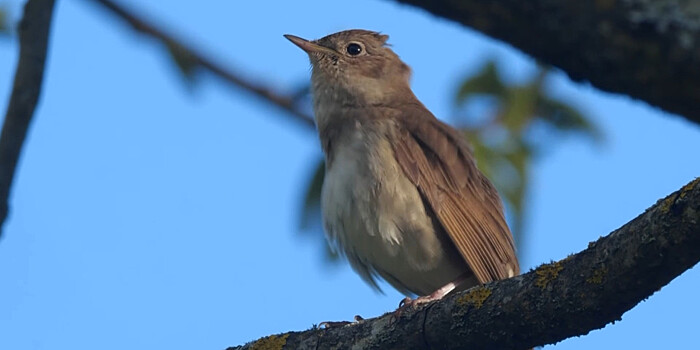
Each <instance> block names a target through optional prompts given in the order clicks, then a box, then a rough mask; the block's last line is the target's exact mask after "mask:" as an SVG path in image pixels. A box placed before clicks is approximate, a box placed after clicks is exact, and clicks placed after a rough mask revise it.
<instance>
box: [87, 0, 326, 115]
mask: <svg viewBox="0 0 700 350" xmlns="http://www.w3.org/2000/svg"><path fill="white" fill-rule="evenodd" d="M94 2H96V3H98V4H101V5H103V7H104V8H105V9H107V10H109V11H110V12H111V13H112V14H114V15H116V16H118V17H120V18H121V19H123V20H125V21H126V22H127V23H129V24H130V25H131V27H132V28H133V29H134V30H136V31H137V32H139V33H142V34H145V35H147V36H150V37H152V38H154V39H156V40H159V41H161V42H162V43H163V44H165V45H166V46H167V47H170V48H171V50H174V51H176V52H178V53H179V54H181V55H186V56H187V58H188V61H189V62H190V63H191V64H194V65H197V66H199V67H201V68H204V69H206V70H208V71H210V72H211V73H214V74H215V75H217V76H219V77H221V78H223V79H224V80H225V81H227V82H229V83H231V84H233V85H235V86H237V87H239V88H242V89H243V90H244V91H247V92H250V93H253V94H254V95H256V96H258V97H260V98H262V99H263V100H265V101H267V102H270V103H272V104H273V105H275V106H277V107H279V108H281V109H282V110H284V111H285V112H287V113H288V114H289V115H290V116H292V117H294V118H295V119H296V120H297V121H299V122H301V123H302V124H304V125H306V126H308V127H311V128H313V127H314V121H313V118H312V117H311V116H309V115H308V114H306V113H305V112H303V111H302V110H301V109H300V108H299V107H298V106H297V104H296V103H295V101H294V98H293V97H292V96H286V95H282V94H280V93H278V92H276V91H275V90H274V89H272V88H270V87H267V86H264V85H262V84H260V83H256V82H253V81H251V80H248V79H246V78H244V77H243V76H241V75H240V74H238V73H235V72H234V71H233V70H232V69H230V68H225V67H223V66H221V65H219V64H217V63H215V62H214V61H213V60H212V59H210V58H207V57H206V56H205V55H204V54H202V53H200V52H198V51H197V50H195V49H194V48H192V47H190V46H188V45H186V44H185V43H183V42H182V41H180V40H178V39H176V38H174V37H173V36H171V35H169V34H167V33H166V32H165V31H164V30H162V29H160V28H157V27H156V26H155V25H153V24H150V23H148V22H147V21H145V20H143V19H142V18H140V17H139V16H137V15H135V14H133V13H132V12H130V11H129V10H127V9H126V8H124V7H123V6H121V5H119V4H117V3H115V2H114V1H111V0H94Z"/></svg>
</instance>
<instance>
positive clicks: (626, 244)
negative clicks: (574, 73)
mask: <svg viewBox="0 0 700 350" xmlns="http://www.w3.org/2000/svg"><path fill="white" fill-rule="evenodd" d="M698 261H700V178H698V179H695V180H694V181H692V182H690V183H689V184H687V185H686V186H684V187H683V188H681V189H680V190H678V191H676V192H674V193H672V194H671V195H669V196H667V197H666V198H664V199H663V200H660V201H658V202H657V203H656V204H655V205H654V206H652V207H651V208H649V209H647V210H646V212H644V213H643V214H641V215H639V216H638V217H636V218H635V219H633V220H632V221H630V222H629V223H627V224H625V225H624V226H623V227H621V228H619V229H618V230H616V231H614V232H613V233H611V234H610V235H608V236H606V237H603V238H601V239H599V240H598V241H596V242H594V243H591V244H589V246H588V248H587V249H585V250H583V251H582V252H580V253H578V254H575V255H571V256H569V257H567V258H566V259H563V260H561V261H558V262H555V263H550V264H546V265H542V266H540V267H538V268H537V269H535V270H532V271H530V272H528V273H526V274H524V275H521V276H517V277H514V278H510V279H507V280H503V281H497V282H492V283H489V284H486V285H484V286H479V287H475V288H472V289H470V290H467V291H464V292H461V293H458V294H456V295H453V296H449V297H447V298H445V299H443V300H441V301H438V302H435V303H433V304H429V305H427V306H426V307H423V308H421V309H419V310H417V311H415V312H409V313H407V314H405V315H403V316H402V317H401V318H399V319H398V321H395V322H393V323H392V322H391V319H392V315H391V314H388V315H384V316H382V317H379V318H375V319H370V320H365V321H363V322H361V323H359V324H353V325H349V326H344V327H339V328H331V329H311V330H308V331H304V332H289V333H284V334H279V335H273V336H269V337H265V338H262V339H259V340H257V341H255V342H251V343H248V344H246V345H244V346H239V347H233V348H229V350H234V349H254V348H258V347H260V346H262V345H276V346H275V347H274V348H276V349H350V348H361V349H419V348H421V349H422V348H426V349H526V348H530V347H532V346H537V345H546V344H553V343H556V342H558V341H561V340H564V339H566V338H569V337H573V336H576V335H583V334H587V333H588V332H590V331H591V330H594V329H598V328H602V327H604V326H605V325H606V324H608V323H611V322H614V321H616V320H619V319H620V317H622V314H623V313H625V312H626V311H627V310H630V309H632V308H633V307H634V306H635V305H637V304H638V303H639V302H641V301H642V300H644V299H646V298H648V297H649V296H651V295H652V294H654V293H655V292H656V291H658V290H659V289H660V288H661V287H663V286H665V285H666V284H668V283H669V282H670V281H671V280H673V279H674V278H675V277H677V276H678V275H680V274H681V273H683V272H684V271H686V270H688V269H690V268H691V267H693V266H694V265H695V264H697V263H698ZM256 346H258V347H256Z"/></svg>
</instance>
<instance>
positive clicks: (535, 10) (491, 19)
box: [398, 0, 700, 124]
mask: <svg viewBox="0 0 700 350" xmlns="http://www.w3.org/2000/svg"><path fill="white" fill-rule="evenodd" d="M398 1H399V2H402V3H407V4H411V5H414V6H417V7H420V8H423V9H425V10H427V11H429V12H431V13H433V14H435V15H437V16H440V17H444V18H447V19H451V20H453V21H456V22H459V23H461V24H464V25H466V26H469V27H472V28H474V29H476V30H478V31H480V32H482V33H484V34H486V35H489V36H491V37H494V38H497V39H500V40H503V41H505V42H507V43H509V44H511V45H513V46H515V47H517V48H518V49H520V50H522V51H524V52H525V53H527V54H529V55H531V56H533V57H535V58H536V59H538V60H541V61H543V62H546V63H549V64H552V65H554V66H557V67H559V68H561V69H562V70H564V71H565V72H566V73H567V74H568V75H569V76H570V77H571V79H573V80H576V81H582V80H587V81H590V82H591V84H593V85H594V86H596V87H598V88H599V89H601V90H605V91H609V92H616V93H622V94H626V95H629V96H631V97H634V98H638V99H641V100H644V101H646V102H647V103H649V104H651V105H653V106H657V107H660V108H662V109H664V110H666V111H668V112H672V113H677V114H680V115H682V116H684V117H685V118H686V119H687V120H689V121H691V122H693V123H696V124H700V109H699V108H698V107H697V101H700V84H698V82H699V81H700V5H699V4H698V2H697V1H686V0H655V1H648V0H621V1H613V0H596V1H566V0H528V1H522V0H501V1H480V0H436V1H433V0H398Z"/></svg>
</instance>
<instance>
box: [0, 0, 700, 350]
mask: <svg viewBox="0 0 700 350" xmlns="http://www.w3.org/2000/svg"><path fill="white" fill-rule="evenodd" d="M123 3H125V4H128V5H131V7H132V8H134V9H135V10H138V11H139V12H140V13H147V14H152V15H154V18H156V22H157V23H159V24H163V25H165V26H167V27H168V28H170V29H171V32H174V33H176V34H177V35H178V36H180V37H182V38H184V39H186V41H188V42H189V43H191V44H193V45H195V46H196V47H198V48H201V49H202V50H203V51H205V52H207V53H208V54H210V55H211V56H212V57H215V58H216V59H217V60H218V61H219V62H222V63H224V64H226V65H229V66H231V67H234V68H237V69H239V70H240V72H241V73H243V74H246V75H248V76H250V77H256V78H259V79H262V80H263V81H265V82H267V83H269V84H272V85H273V86H276V87H277V88H279V89H280V90H283V91H291V90H292V89H294V88H295V87H296V86H299V85H300V84H301V83H303V82H305V81H306V80H307V79H308V74H309V69H308V68H309V63H308V60H307V58H306V57H305V55H304V54H303V53H302V52H301V51H299V49H298V48H296V47H294V46H293V45H291V44H290V43H289V42H288V41H286V40H285V39H284V38H283V37H282V34H285V33H292V34H296V35H299V36H302V37H308V38H317V37H321V36H324V35H326V34H328V33H331V32H335V31H339V30H343V29H350V28H365V29H372V30H378V31H382V32H384V33H387V34H389V35H390V36H391V38H390V42H391V43H392V45H393V48H394V50H395V51H396V52H397V53H398V54H399V55H400V56H401V57H402V59H403V60H404V61H405V62H407V63H408V64H409V65H411V66H412V67H413V72H414V74H413V79H412V83H413V87H414V91H415V92H416V94H417V96H418V97H419V98H420V99H421V100H422V101H423V102H424V103H425V104H426V106H428V108H430V109H431V110H432V111H433V112H434V113H435V114H436V115H437V116H439V117H441V118H445V119H448V118H449V116H450V115H451V114H452V112H453V105H452V100H453V94H454V91H455V87H456V86H457V84H458V82H459V81H460V80H461V79H462V78H463V77H464V76H465V75H466V74H468V73H470V72H474V71H475V70H476V69H478V68H479V66H480V63H481V62H482V61H483V60H484V59H486V58H489V57H495V58H497V60H498V62H499V64H500V66H501V68H503V70H504V71H505V72H507V74H508V79H509V80H511V81H514V82H517V81H523V80H526V79H527V78H528V77H529V76H530V74H532V72H533V67H534V66H533V61H532V60H531V59H530V58H528V57H527V56H525V55H523V54H520V53H519V52H517V51H516V50H514V49H512V48H510V47H509V46H507V45H504V44H500V43H497V42H495V41H493V40H491V39H489V38H487V37H485V36H483V35H481V34H478V33H475V32H473V31H471V30H468V29H465V28H463V27H461V26H459V25H456V24H453V23H451V22H447V21H444V20H441V19H438V18H435V17H433V16H431V15H429V14H427V13H424V12H422V11H419V10H416V9H413V8H410V7H406V6H401V5H397V4H395V3H393V2H389V1H378V0H374V1H368V0H362V1H353V2H344V3H339V2H323V1H298V2H294V3H293V4H292V3H291V2H270V1H262V0H261V1H253V2H242V3H240V4H234V2H224V1H200V2H196V3H195V2H191V1H182V0H178V1H169V2H167V6H163V4H164V2H158V1H154V0H149V1H145V0H142V1H135V0H131V1H128V2H126V1H125V2H123ZM7 4H8V5H10V8H11V9H14V10H15V14H16V15H18V11H20V9H21V4H20V3H19V2H17V1H9V2H7ZM272 9H274V11H273V10H272ZM52 30H53V31H52V36H51V44H50V53H49V59H48V66H47V71H46V76H45V81H44V90H43V95H42V98H41V102H40V105H39V107H38V109H37V111H36V114H35V119H34V122H33V125H32V127H31V130H30V134H29V137H28V140H27V144H26V146H25V149H24V153H23V155H22V159H21V163H20V166H19V170H18V174H17V179H16V182H15V186H14V188H13V193H12V198H11V213H10V217H9V220H8V221H7V223H6V224H5V227H4V232H3V233H4V237H3V239H2V240H0V286H2V287H1V288H0V329H2V336H0V349H15V350H22V349H49V348H50V349H92V348H96V347H99V348H102V349H154V348H169V349H191V348H199V349H223V348H225V347H226V346H231V345H238V344H242V343H244V342H246V341H249V340H253V339H255V338H257V337H260V336H263V335H268V334H271V333H279V332H284V331H289V330H303V329H307V328H309V327H310V326H311V325H312V324H315V323H318V322H321V321H325V320H342V319H351V318H352V316H353V315H355V314H360V315H363V316H365V317H372V316H376V315H379V314H382V313H384V312H387V311H390V310H393V309H394V308H395V307H396V306H397V304H398V302H399V300H400V299H401V296H400V295H399V294H398V293H396V292H395V291H393V290H391V288H390V287H386V288H384V289H385V290H386V291H387V293H386V295H379V294H376V293H375V292H373V291H372V290H371V289H370V288H369V287H368V286H367V285H365V284H364V283H363V282H362V281H361V280H360V279H359V277H357V276H356V275H355V274H354V273H353V272H352V271H351V270H350V268H349V267H348V266H347V265H346V264H340V265H337V266H330V267H329V266H326V265H327V264H326V263H325V262H324V260H323V257H322V255H321V252H320V250H319V249H318V244H317V243H316V242H315V241H312V240H309V239H304V238H300V236H299V234H298V231H297V225H298V220H297V219H298V212H299V208H298V207H299V204H300V202H301V199H302V197H303V193H304V189H305V185H306V180H307V179H308V178H309V176H310V173H311V171H312V166H313V164H314V162H315V161H316V160H317V159H318V157H319V156H320V149H319V145H318V140H317V137H316V134H315V133H314V132H311V131H310V130H307V129H304V128H303V127H301V126H299V125H297V124H295V123H294V122H292V121H290V119H288V118H287V117H286V116H285V115H283V114H282V113H281V112H280V111H278V110H277V109H275V108H274V107H271V106H269V105H267V104H266V103H264V102H261V101H259V100H257V99H255V98H253V97H251V96H249V95H247V94H244V93H240V92H239V91H237V90H232V89H231V88H229V87H228V86H227V85H226V84H224V83H222V82H220V81H219V80H218V79H217V78H213V77H209V76H205V77H204V79H201V80H200V82H199V84H198V85H197V88H196V89H194V91H189V90H188V89H187V88H186V87H185V85H184V84H183V83H182V81H181V79H180V77H179V76H178V75H177V73H176V71H175V69H174V68H173V65H172V64H171V62H170V61H169V59H168V58H167V56H166V55H165V54H164V51H163V50H162V48H161V47H159V46H158V45H154V43H153V42H151V41H150V40H147V39H144V38H143V37H140V36H137V35H135V34H134V33H133V32H131V31H130V30H128V28H127V27H126V26H125V25H124V24H123V23H122V22H120V21H118V20H116V19H114V18H113V17H112V16H110V15H108V14H106V13H105V12H104V11H102V10H101V9H100V8H99V7H98V6H95V5H93V4H91V3H90V2H88V1H58V4H57V9H56V13H55V19H54V23H53V28H52ZM16 60H17V42H16V41H14V40H2V41H0V96H1V97H2V99H0V101H1V102H0V107H1V110H2V111H4V110H5V108H6V104H7V96H9V92H10V88H11V78H12V76H13V74H14V73H13V72H14V68H15V65H16ZM548 87H549V92H550V93H551V95H553V96H557V97H560V98H564V99H567V100H569V101H571V103H573V104H575V105H577V106H578V107H580V108H581V109H583V110H585V111H586V112H587V113H588V114H589V115H591V116H592V118H593V119H594V120H595V121H596V122H597V123H598V124H599V125H600V126H601V127H602V128H603V130H604V131H605V133H606V136H607V142H606V143H605V145H604V146H603V147H592V146H591V145H590V144H589V143H586V142H583V141H582V140H580V139H577V138H575V137H572V138H566V139H563V140H560V142H558V143H557V145H556V147H554V148H552V149H550V150H549V151H548V152H547V155H546V156H545V157H543V158H542V160H541V161H539V162H537V163H536V165H535V167H534V174H533V175H534V176H533V184H532V187H531V188H532V191H531V196H530V200H529V201H528V206H529V208H530V212H531V214H532V215H531V216H530V217H529V218H528V225H527V234H528V237H527V239H526V242H525V245H524V249H523V257H522V265H523V267H524V270H528V269H529V268H531V267H535V266H537V265H539V264H541V263H544V262H549V261H551V260H558V259H561V258H563V257H565V256H566V255H567V254H570V253H574V252H577V251H580V250H582V249H584V248H585V247H586V246H587V244H588V242H590V241H593V240H595V239H597V238H598V237H600V236H602V235H606V234H607V233H609V232H610V231H612V230H614V229H616V228H618V227H619V226H621V225H622V224H624V223H626V222H627V221H629V220H631V219H632V218H634V217H635V216H636V215H638V214H640V213H641V212H643V211H644V209H646V208H647V207H649V206H651V205H652V204H653V203H655V202H656V200H658V199H659V198H662V197H664V196H665V195H667V194H668V193H671V192H672V191H674V190H676V189H678V188H679V187H681V186H682V185H684V184H685V183H687V182H688V181H690V180H692V179H693V178H694V177H695V176H698V175H700V162H698V159H697V150H698V149H700V128H698V126H696V125H691V124H689V123H687V122H685V121H684V120H683V119H681V118H679V117H676V116H673V115H669V114H666V113H664V112H660V111H659V110H657V109H655V108H651V107H649V106H647V105H646V104H645V103H643V102H638V101H634V100H631V99H630V98H628V97H624V96H618V95H611V94H606V93H601V92H599V91H597V90H595V89H593V88H591V87H589V86H588V85H586V84H574V83H571V82H570V81H569V80H568V79H567V78H566V76H565V75H563V74H561V73H557V74H555V76H554V77H553V78H552V79H550V81H549V85H548ZM649 88H653V87H649ZM3 113H4V112H3ZM699 287H700V272H699V271H698V269H697V268H695V269H693V270H690V271H688V272H686V273H685V274H683V275H682V276H681V277H679V278H677V279H676V280H674V281H673V282H671V283H670V285H668V286H667V287H664V288H663V289H662V290H661V291H660V292H658V293H656V294H655V295H654V296H652V297H651V298H649V299H648V300H647V301H645V302H643V303H642V304H641V305H639V306H638V307H637V308H635V309H634V310H632V311H630V312H628V313H626V314H625V315H624V316H623V318H622V321H621V322H617V323H615V325H608V326H607V327H606V328H605V329H603V330H599V331H594V332H592V333H590V334H589V335H587V336H584V337H579V338H575V339H569V340H566V341H564V342H561V343H559V344H557V345H556V346H550V347H547V348H553V349H557V350H559V349H590V348H602V349H609V348H617V347H629V348H636V349H653V348H659V347H664V348H688V346H689V344H695V343H696V337H695V333H696V332H697V323H696V322H697V317H696V316H697V315H698V314H700V303H698V302H697V301H696V298H697V290H698V288H699Z"/></svg>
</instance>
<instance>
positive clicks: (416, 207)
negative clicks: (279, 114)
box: [322, 125, 465, 294]
mask: <svg viewBox="0 0 700 350" xmlns="http://www.w3.org/2000/svg"><path fill="white" fill-rule="evenodd" d="M386 131H387V130H382V127H377V125H374V126H373V127H372V128H371V129H370V130H367V129H363V128H362V127H361V126H359V125H356V128H355V129H353V130H348V131H344V132H343V133H342V136H340V137H338V138H337V140H334V146H333V148H332V152H333V154H332V157H331V158H332V162H330V163H327V164H328V166H327V168H326V176H325V179H324V184H323V190H322V211H323V217H324V226H325V228H326V234H327V237H328V239H329V241H330V242H331V244H332V245H334V246H336V247H337V248H339V249H340V250H341V251H342V252H343V253H345V255H346V257H347V258H348V260H349V261H350V263H351V264H352V265H353V267H354V268H355V270H357V271H358V272H359V273H360V275H362V277H363V278H365V279H367V280H369V282H370V283H372V282H373V280H372V277H371V275H372V274H373V273H378V274H379V275H381V276H382V277H383V278H384V279H386V280H387V281H389V282H390V283H391V284H392V285H394V287H396V288H397V289H399V290H402V291H404V292H406V291H410V292H413V293H416V294H427V293H430V292H432V291H433V290H434V289H437V288H439V287H440V286H442V284H445V283H447V282H449V281H450V280H451V278H456V276H458V275H459V274H461V273H463V272H464V269H465V265H464V263H463V262H461V260H460V259H459V258H456V257H454V256H446V255H449V254H447V253H449V252H452V251H453V249H452V250H449V249H450V248H451V247H445V245H449V244H450V243H449V242H445V240H444V239H441V237H439V235H438V232H437V231H436V227H434V223H433V220H432V219H431V218H430V216H428V215H427V214H426V210H425V207H424V204H423V201H422V199H421V196H420V193H419V192H418V189H417V188H416V187H415V185H413V183H411V182H410V180H409V179H408V178H407V177H406V176H405V175H404V173H403V170H402V169H401V168H400V166H399V164H398V162H397V161H396V160H395V157H394V152H393V148H392V146H391V141H390V139H389V137H390V135H391V133H390V132H386ZM438 230H439V228H438Z"/></svg>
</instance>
